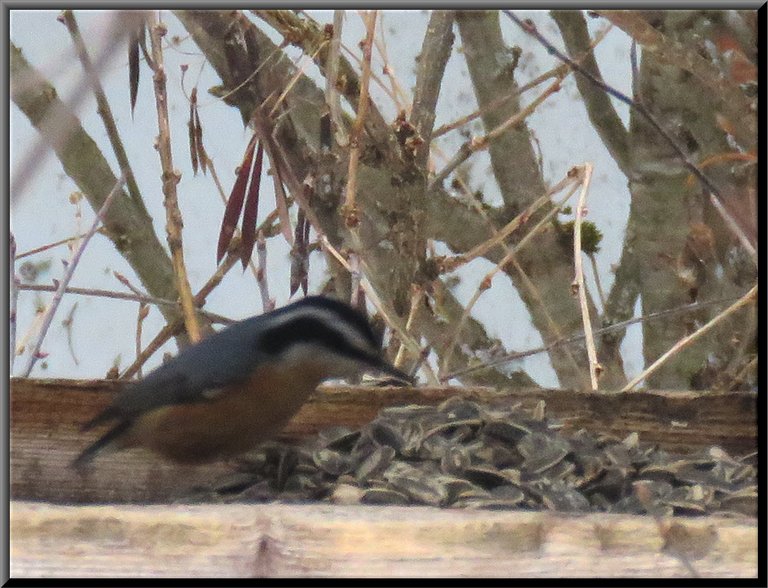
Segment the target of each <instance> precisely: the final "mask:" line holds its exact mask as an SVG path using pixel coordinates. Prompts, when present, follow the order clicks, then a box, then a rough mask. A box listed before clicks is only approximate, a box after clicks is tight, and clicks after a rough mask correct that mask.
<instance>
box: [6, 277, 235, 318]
mask: <svg viewBox="0 0 768 588" xmlns="http://www.w3.org/2000/svg"><path fill="white" fill-rule="evenodd" d="M56 288H57V287H56V286H49V285H48V284H19V290H25V291H28V292H55V291H56ZM64 293H65V294H75V295H78V296H94V297H97V298H112V299H115V300H130V301H134V302H142V303H146V304H154V305H156V306H175V307H178V306H179V303H178V301H174V300H166V299H164V298H156V297H155V296H149V295H146V294H141V293H140V294H134V293H130V294H129V293H128V292H116V291H114V290H100V289H98V288H76V287H73V286H68V287H67V288H66V289H65V290H64ZM197 313H198V314H199V315H200V316H204V317H206V318H209V319H210V320H211V321H213V322H216V323H222V324H225V325H228V324H231V323H233V322H235V321H233V320H232V319H230V318H227V317H225V316H222V315H220V314H216V313H215V312H210V311H208V310H203V309H202V308H198V309H197Z"/></svg>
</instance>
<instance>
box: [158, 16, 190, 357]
mask: <svg viewBox="0 0 768 588" xmlns="http://www.w3.org/2000/svg"><path fill="white" fill-rule="evenodd" d="M166 33H167V29H166V26H165V24H164V23H162V22H160V21H157V20H154V22H152V25H151V27H150V41H151V45H152V61H153V64H152V66H153V69H154V75H153V76H152V79H153V82H154V86H155V103H156V106H157V125H158V129H159V135H158V138H157V150H158V153H159V154H160V164H161V166H162V169H163V176H162V180H163V195H164V196H165V198H164V202H163V204H164V205H165V213H166V224H165V231H166V237H167V240H168V247H169V249H170V250H171V260H172V262H173V274H174V277H175V279H176V288H177V289H178V291H179V300H180V301H181V309H182V313H183V315H184V325H185V327H186V329H187V334H188V335H189V338H190V340H191V341H192V342H193V343H194V342H197V341H199V340H200V326H199V325H198V322H197V315H196V314H195V303H194V301H193V299H192V290H191V288H190V286H189V279H188V278H187V269H186V266H185V265H184V248H183V243H182V237H181V230H182V217H181V211H180V210H179V199H178V195H177V193H176V186H177V185H178V183H179V181H180V180H181V173H180V172H179V171H178V170H175V169H174V167H173V152H172V150H171V127H170V124H169V120H168V92H167V89H166V73H165V66H164V64H163V49H162V38H163V37H164V36H165V34H166Z"/></svg>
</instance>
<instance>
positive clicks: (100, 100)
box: [60, 10, 149, 216]
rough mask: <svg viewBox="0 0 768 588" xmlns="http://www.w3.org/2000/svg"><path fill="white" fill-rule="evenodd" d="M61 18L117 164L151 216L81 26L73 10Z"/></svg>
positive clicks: (64, 12)
mask: <svg viewBox="0 0 768 588" xmlns="http://www.w3.org/2000/svg"><path fill="white" fill-rule="evenodd" d="M60 18H61V19H62V20H63V21H64V23H65V24H66V26H67V30H68V31H69V34H70V36H71V37H72V42H73V43H74V45H75V49H76V50H77V55H78V57H79V58H80V63H82V65H83V69H84V70H85V73H86V74H87V77H88V81H89V82H90V84H91V86H93V94H94V96H95V97H96V104H97V105H98V109H97V110H98V113H99V116H101V120H102V121H103V123H104V128H105V129H106V130H107V137H108V138H109V142H110V144H111V145H112V150H113V151H114V153H115V158H116V159H117V164H118V166H119V167H120V169H122V170H123V171H124V172H125V178H126V180H125V182H126V187H127V188H128V193H129V194H130V195H131V198H133V200H134V201H135V202H136V205H137V206H139V207H140V209H141V210H142V211H143V212H144V213H145V214H147V216H149V213H148V212H147V209H146V207H145V205H144V199H143V198H142V196H141V192H140V191H139V186H138V184H137V183H136V178H135V177H134V175H133V170H132V169H131V164H130V163H129V162H128V155H127V154H126V153H125V147H123V141H122V139H121V137H120V133H119V132H118V130H117V124H115V118H114V116H113V115H112V109H111V108H110V106H109V101H108V100H107V95H106V93H105V92H104V88H103V87H102V85H101V81H100V80H99V72H98V71H97V70H96V68H95V67H94V65H93V62H92V61H91V58H90V56H89V55H88V50H87V49H86V47H85V42H84V41H83V37H82V35H81V34H80V28H79V27H78V25H77V21H76V20H75V16H74V14H73V13H72V11H71V10H64V11H62V13H61V17H60Z"/></svg>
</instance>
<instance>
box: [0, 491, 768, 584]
mask: <svg viewBox="0 0 768 588" xmlns="http://www.w3.org/2000/svg"><path fill="white" fill-rule="evenodd" d="M665 525H666V530H664V531H660V530H659V526H658V525H657V523H656V522H655V521H654V520H653V519H652V518H650V517H638V516H626V515H607V514H598V515H584V516H567V515H562V514H557V513H540V512H536V513H532V512H492V511H467V510H452V511H445V510H440V509H435V508H429V507H395V506H388V507H377V506H368V507H344V506H334V505H285V504H265V505H195V506H185V505H162V506H161V505H157V506H131V505H122V506H115V505H111V506H80V507H71V506H69V507H68V506H56V505H49V504H36V503H29V502H13V503H11V509H10V530H11V544H10V555H11V577H13V578H24V577H54V576H56V577H63V576H66V577H132V578H137V577H153V578H159V577H217V578H225V577H263V576H268V577H286V576H292V577H309V576H312V577H317V576H325V577H338V576H343V577H382V576H384V577H441V576H442V577H449V576H451V577H455V576H465V577H528V578H534V577H539V578H540V577H604V578H606V577H614V578H615V577H646V578H647V577H666V578H672V577H690V576H691V575H692V574H693V573H694V572H695V573H696V574H698V575H699V576H700V577H702V578H706V577H718V578H723V577H734V578H737V577H743V578H748V577H751V578H754V577H756V576H757V522H756V521H755V520H751V519H750V520H740V519H728V518H723V517H714V516H710V517H704V518H697V519H680V518H676V519H673V520H671V521H668V522H666V523H665ZM662 535H664V536H662ZM680 554H682V557H681V555H680ZM683 558H685V559H687V560H688V562H689V564H690V565H689V566H688V565H686V564H685V563H684V562H683V561H682V560H683Z"/></svg>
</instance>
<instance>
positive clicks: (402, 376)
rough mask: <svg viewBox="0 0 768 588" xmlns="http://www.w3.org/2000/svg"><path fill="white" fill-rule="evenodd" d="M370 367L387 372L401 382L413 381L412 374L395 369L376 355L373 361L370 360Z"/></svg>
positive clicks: (410, 382) (409, 382)
mask: <svg viewBox="0 0 768 588" xmlns="http://www.w3.org/2000/svg"><path fill="white" fill-rule="evenodd" d="M371 367H372V368H374V369H375V370H376V371H379V372H381V373H383V374H387V375H388V376H392V377H393V378H395V379H396V380H400V381H401V382H406V383H408V384H411V385H413V384H414V383H415V379H414V378H413V376H409V375H408V374H406V373H405V372H404V371H402V370H399V369H397V368H396V367H395V366H393V365H391V364H390V363H389V362H388V361H386V360H385V359H383V358H380V357H377V358H376V359H375V360H374V361H373V362H371Z"/></svg>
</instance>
